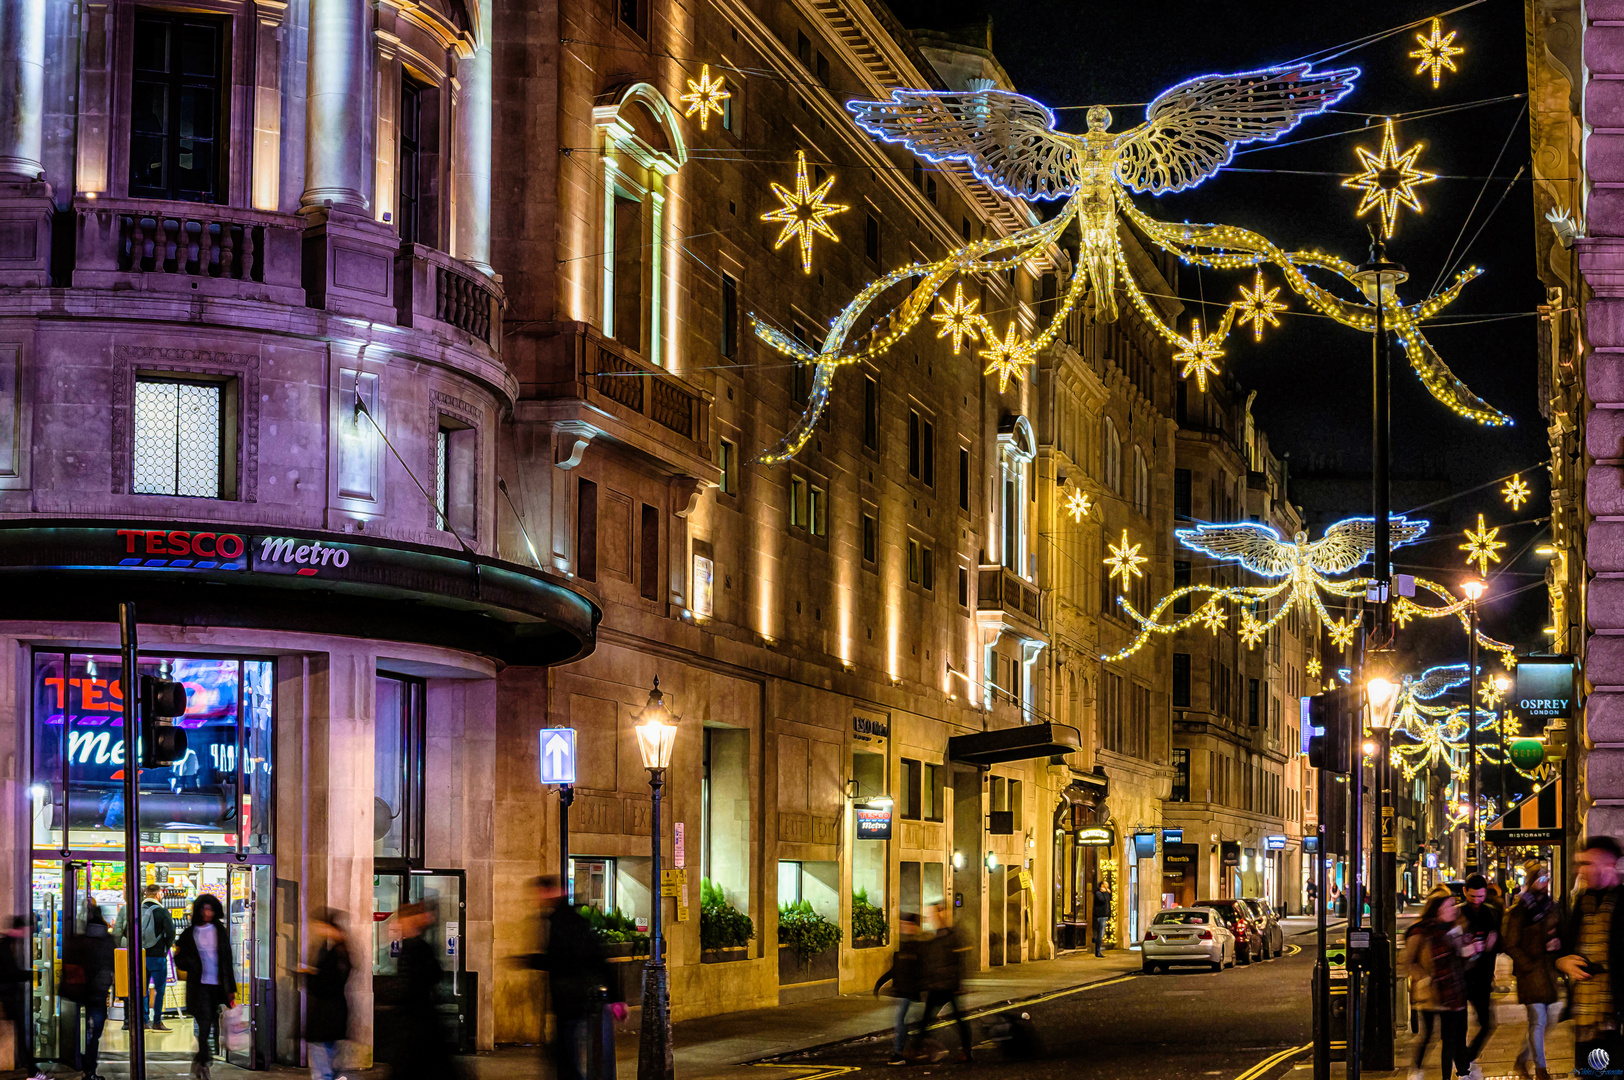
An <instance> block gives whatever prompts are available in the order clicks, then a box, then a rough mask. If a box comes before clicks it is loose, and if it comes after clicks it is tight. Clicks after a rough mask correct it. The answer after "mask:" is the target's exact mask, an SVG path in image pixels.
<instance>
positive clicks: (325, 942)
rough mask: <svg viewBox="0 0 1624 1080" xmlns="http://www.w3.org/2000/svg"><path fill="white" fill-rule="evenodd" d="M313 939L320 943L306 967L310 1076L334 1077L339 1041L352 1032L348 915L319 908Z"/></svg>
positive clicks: (312, 921) (317, 1078)
mask: <svg viewBox="0 0 1624 1080" xmlns="http://www.w3.org/2000/svg"><path fill="white" fill-rule="evenodd" d="M310 940H311V942H312V944H314V945H315V947H316V956H315V961H314V962H313V963H312V964H311V965H310V966H309V967H307V968H305V969H304V974H305V1021H304V1038H305V1045H306V1046H307V1047H308V1048H309V1054H310V1080H333V1070H334V1068H335V1066H336V1063H337V1061H338V1044H339V1043H341V1042H343V1041H344V1040H345V1039H347V1038H349V1034H350V1002H349V998H348V997H347V996H346V989H347V988H348V986H349V981H350V968H351V964H350V949H349V945H348V943H347V942H346V941H345V939H344V916H343V915H342V914H341V913H340V912H337V911H327V910H322V911H318V912H317V913H316V914H315V915H313V916H311V918H310ZM339 1080H343V1078H342V1077H340V1078H339Z"/></svg>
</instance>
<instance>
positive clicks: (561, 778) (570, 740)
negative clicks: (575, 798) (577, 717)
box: [541, 728, 575, 784]
mask: <svg viewBox="0 0 1624 1080" xmlns="http://www.w3.org/2000/svg"><path fill="white" fill-rule="evenodd" d="M541 782H542V783H543V784H573V783H575V729H574V728H543V729H542V731H541Z"/></svg>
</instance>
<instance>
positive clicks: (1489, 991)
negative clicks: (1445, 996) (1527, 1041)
mask: <svg viewBox="0 0 1624 1080" xmlns="http://www.w3.org/2000/svg"><path fill="white" fill-rule="evenodd" d="M1465 886H1466V888H1465V894H1466V903H1464V904H1462V905H1460V919H1461V925H1462V926H1463V927H1464V928H1465V930H1466V934H1467V938H1468V940H1470V941H1472V942H1474V943H1475V944H1476V945H1477V946H1478V948H1477V949H1476V950H1475V951H1474V952H1473V954H1472V955H1471V956H1469V957H1468V958H1467V961H1466V1003H1467V1005H1468V1006H1470V1007H1471V1010H1472V1013H1473V1015H1474V1016H1476V1017H1477V1034H1476V1035H1474V1036H1472V1041H1471V1043H1470V1044H1468V1046H1467V1048H1466V1053H1467V1056H1468V1057H1469V1058H1470V1059H1471V1062H1472V1067H1471V1069H1469V1070H1468V1071H1467V1073H1466V1076H1467V1080H1483V1070H1482V1068H1481V1067H1480V1066H1479V1065H1478V1064H1477V1059H1478V1057H1479V1055H1481V1054H1482V1053H1483V1048H1484V1047H1485V1046H1487V1045H1488V1044H1489V1039H1490V1038H1492V1037H1493V1035H1494V1029H1495V1028H1496V1027H1498V1026H1499V1025H1498V1024H1497V1022H1496V1021H1495V1019H1494V1000H1493V998H1494V964H1495V958H1496V957H1498V956H1499V955H1500V927H1501V924H1502V923H1503V922H1504V921H1505V911H1504V909H1502V908H1501V907H1500V906H1499V905H1498V904H1497V903H1495V902H1494V901H1493V900H1492V899H1490V897H1489V881H1488V879H1487V878H1485V877H1484V876H1483V875H1482V874H1472V875H1470V876H1469V877H1467V879H1466V882H1465Z"/></svg>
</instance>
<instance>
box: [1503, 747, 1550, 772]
mask: <svg viewBox="0 0 1624 1080" xmlns="http://www.w3.org/2000/svg"><path fill="white" fill-rule="evenodd" d="M1510 753H1511V763H1512V764H1513V765H1515V766H1517V768H1519V769H1528V770H1530V771H1532V770H1534V769H1537V768H1539V767H1540V765H1541V764H1542V763H1543V762H1544V761H1545V744H1544V743H1542V742H1540V741H1539V740H1538V739H1517V740H1516V741H1515V742H1513V743H1512V744H1511V749H1510Z"/></svg>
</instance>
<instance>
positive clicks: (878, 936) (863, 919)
mask: <svg viewBox="0 0 1624 1080" xmlns="http://www.w3.org/2000/svg"><path fill="white" fill-rule="evenodd" d="M851 936H852V939H853V940H854V941H873V942H877V943H878V944H881V945H884V944H885V943H886V941H887V940H889V939H890V937H891V926H890V924H889V923H887V922H886V920H885V911H884V910H883V909H882V908H877V907H875V906H874V905H873V904H871V903H869V902H868V890H867V889H858V890H857V891H856V892H854V893H852V894H851Z"/></svg>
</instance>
